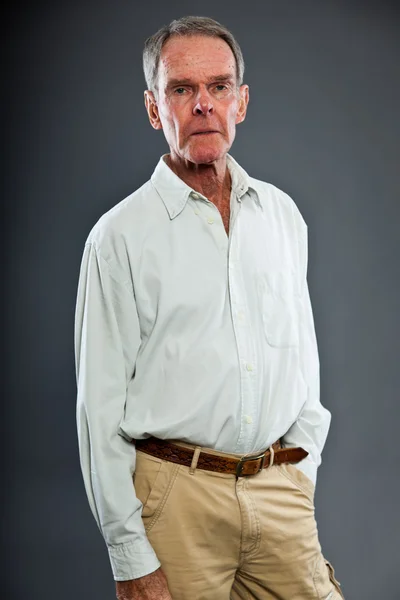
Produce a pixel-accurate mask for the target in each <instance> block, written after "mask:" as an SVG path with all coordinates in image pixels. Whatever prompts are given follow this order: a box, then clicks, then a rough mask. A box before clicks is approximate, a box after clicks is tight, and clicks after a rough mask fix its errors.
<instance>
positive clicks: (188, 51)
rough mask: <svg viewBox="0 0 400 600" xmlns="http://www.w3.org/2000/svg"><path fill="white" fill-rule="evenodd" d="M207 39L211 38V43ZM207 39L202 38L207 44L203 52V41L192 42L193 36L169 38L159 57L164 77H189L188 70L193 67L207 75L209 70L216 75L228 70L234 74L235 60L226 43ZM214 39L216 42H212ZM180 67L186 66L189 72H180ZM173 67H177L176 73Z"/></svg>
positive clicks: (208, 75)
mask: <svg viewBox="0 0 400 600" xmlns="http://www.w3.org/2000/svg"><path fill="white" fill-rule="evenodd" d="M209 39H211V43H210V42H209ZM209 39H207V38H203V40H206V41H207V44H208V47H207V48H206V50H207V53H205V52H204V49H205V48H204V46H205V43H203V44H202V43H201V42H200V44H199V42H198V40H197V41H196V44H193V42H192V40H193V38H187V39H177V38H171V40H169V41H168V42H167V43H166V44H165V46H164V48H163V50H162V53H161V57H160V66H161V65H162V67H163V68H161V69H160V71H161V72H163V75H164V76H165V77H164V78H165V79H168V76H171V78H173V79H178V78H179V79H189V78H190V71H191V70H193V69H196V73H199V72H200V73H202V74H207V77H210V70H213V71H214V72H216V73H218V75H219V74H221V73H227V72H228V71H231V72H232V74H234V73H235V72H236V61H235V57H234V55H233V52H232V50H231V49H230V47H229V46H228V44H227V43H226V42H225V41H224V40H216V39H214V38H209ZM188 40H191V43H190V42H189V43H188ZM215 41H217V44H215V43H213V42H215ZM199 45H200V47H199ZM201 46H202V47H201ZM212 46H214V47H213V48H212ZM216 46H217V47H216ZM182 67H183V68H187V69H188V71H189V72H188V73H182ZM174 69H177V70H178V73H174ZM171 72H172V73H173V75H172V73H171ZM188 75H189V76H188Z"/></svg>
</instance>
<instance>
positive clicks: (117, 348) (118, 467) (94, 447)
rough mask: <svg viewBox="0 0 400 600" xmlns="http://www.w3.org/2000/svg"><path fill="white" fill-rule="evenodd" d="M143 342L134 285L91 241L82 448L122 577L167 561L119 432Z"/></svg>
mask: <svg viewBox="0 0 400 600" xmlns="http://www.w3.org/2000/svg"><path fill="white" fill-rule="evenodd" d="M139 345H140V329H139V321H138V317H137V311H136V304H135V298H134V294H133V290H132V288H130V287H129V285H128V284H127V283H126V282H123V281H122V278H118V276H117V275H116V274H115V273H114V272H113V270H112V268H111V267H110V264H109V263H108V262H106V260H105V259H104V258H103V257H102V256H101V255H100V254H99V252H98V250H97V249H96V247H95V245H94V244H93V243H87V244H86V246H85V249H84V253H83V258H82V264H81V271H80V277H79V285H78V294H77V304H76V315H75V361H76V378H77V391H78V394H77V427H78V441H79V453H80V461H81V468H82V473H83V479H84V484H85V489H86V493H87V496H88V500H89V505H90V508H91V510H92V513H93V515H94V517H95V520H96V522H97V525H98V527H99V528H100V531H101V532H102V534H103V537H104V540H105V542H106V544H107V547H108V551H109V556H110V560H111V566H112V569H113V574H114V579H115V580H117V581H118V580H119V581H123V580H129V579H135V578H138V577H142V576H144V575H147V574H149V573H151V572H153V571H155V570H156V569H157V568H158V567H159V566H160V562H159V560H158V558H157V556H156V554H155V552H154V550H153V548H152V547H151V545H150V543H149V541H148V539H147V536H146V533H145V530H144V526H143V523H142V519H141V511H142V504H141V502H140V501H139V499H138V498H137V497H136V495H135V490H134V486H133V481H132V475H133V473H134V470H135V457H136V453H135V446H134V444H132V443H131V442H129V441H128V440H126V439H124V438H123V437H122V436H121V435H119V434H118V429H119V425H120V422H121V420H122V418H123V416H124V410H125V402H126V390H127V384H128V381H129V379H130V377H132V375H133V373H134V368H135V361H136V356H137V351H138V348H139Z"/></svg>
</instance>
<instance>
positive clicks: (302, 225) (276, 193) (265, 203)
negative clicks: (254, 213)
mask: <svg viewBox="0 0 400 600" xmlns="http://www.w3.org/2000/svg"><path fill="white" fill-rule="evenodd" d="M249 181H250V187H252V188H253V189H254V190H255V191H256V192H257V195H258V197H259V200H260V203H261V205H262V207H263V208H266V209H267V210H268V211H272V214H273V215H274V216H276V217H279V218H280V219H282V218H285V219H287V220H288V222H289V223H290V222H291V223H293V225H294V226H295V227H296V229H298V230H299V231H302V230H304V229H307V224H306V222H305V220H304V218H303V215H302V214H301V212H300V210H299V207H298V206H297V204H296V202H295V201H294V200H293V198H292V197H291V196H290V195H289V194H287V193H286V192H284V191H283V190H281V189H280V188H278V187H277V186H276V185H273V184H272V183H269V182H267V181H262V180H260V179H256V178H254V177H249Z"/></svg>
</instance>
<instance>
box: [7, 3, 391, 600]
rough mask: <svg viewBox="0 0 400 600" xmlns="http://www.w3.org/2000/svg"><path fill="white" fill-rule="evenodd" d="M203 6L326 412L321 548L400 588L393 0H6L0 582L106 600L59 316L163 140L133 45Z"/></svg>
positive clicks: (67, 335) (351, 581) (43, 596)
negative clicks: (296, 282)
mask: <svg viewBox="0 0 400 600" xmlns="http://www.w3.org/2000/svg"><path fill="white" fill-rule="evenodd" d="M185 14H202V15H208V16H212V17H214V18H216V19H217V20H220V21H221V22H222V23H224V24H226V25H227V26H228V27H230V28H231V29H232V30H233V32H234V33H235V34H236V35H237V37H238V39H239V42H240V43H241V45H242V48H243V52H244V56H245V60H246V63H247V70H246V76H245V81H246V82H247V83H248V84H249V85H250V96H251V100H250V106H249V112H248V117H247V119H246V121H245V123H243V124H242V125H240V126H239V128H238V134H237V139H236V141H235V144H234V146H233V148H232V151H231V152H232V154H233V156H234V157H235V158H236V159H237V160H238V161H239V162H240V163H241V164H242V165H243V167H244V168H245V169H246V170H247V171H249V172H250V173H251V174H252V175H253V176H255V177H257V178H260V179H264V180H267V181H270V182H272V183H274V184H275V185H277V186H278V187H281V188H282V189H284V190H285V191H286V192H288V193H289V194H291V195H292V197H293V198H294V199H295V201H296V202H297V204H298V206H299V208H300V210H301V212H302V214H303V216H304V218H305V220H306V222H307V223H308V226H309V244H310V258H309V271H308V276H309V285H310V290H311V296H312V301H313V307H314V317H315V322H316V329H317V336H318V341H319V349H320V360H321V399H322V402H323V404H324V405H325V406H326V407H327V408H329V410H330V411H331V412H332V415H333V419H332V425H331V430H330V435H329V438H328V442H327V444H326V447H325V451H324V454H323V465H322V467H321V468H320V470H319V477H318V484H317V494H316V513H317V519H318V523H319V532H320V539H321V544H322V546H323V549H324V553H325V555H326V556H327V557H328V558H329V559H330V560H331V561H332V562H333V564H334V566H335V568H336V573H337V576H338V579H339V580H340V581H341V582H342V585H343V589H344V591H345V592H346V598H347V600H349V599H353V600H360V599H363V600H376V599H378V598H379V600H380V599H384V600H395V599H396V598H399V597H400V591H399V576H398V572H399V566H400V565H399V556H400V554H399V551H398V545H399V534H400V525H399V522H400V519H399V513H398V503H399V487H400V486H399V462H400V451H399V448H400V445H399V444H398V440H397V437H398V429H399V425H398V417H399V408H398V403H399V383H400V381H399V371H400V369H399V350H400V348H399V316H398V312H399V308H400V285H399V267H398V258H399V250H400V239H399V238H400V234H399V231H400V227H399V225H400V208H399V191H400V189H399V188H400V186H399V149H398V140H399V137H400V124H399V106H400V83H399V59H400V41H399V33H400V31H399V29H400V28H399V24H400V21H399V8H398V4H396V3H394V2H392V3H390V2H385V1H381V2H369V3H368V2H357V1H346V2H345V1H344V0H343V1H338V0H337V1H324V2H321V1H318V0H314V1H312V0H307V1H295V0H292V1H289V0H286V1H281V2H273V1H264V2H256V1H252V0H248V1H247V2H234V1H226V2H222V1H221V2H213V1H210V0H204V1H203V2H201V3H200V4H198V3H196V2H191V1H186V2H183V1H173V2H171V3H167V2H165V3H163V2H161V1H155V2H152V3H149V2H144V3H143V4H140V5H139V4H135V3H134V2H128V1H124V0H114V1H113V2H111V1H108V2H106V1H100V2H99V1H97V2H94V1H89V0H82V1H81V2H57V1H55V2H52V3H50V2H48V3H46V2H35V3H29V4H28V3H26V4H25V5H24V4H18V5H17V6H16V7H15V8H14V9H13V12H12V14H11V19H10V20H9V25H8V28H7V32H6V33H7V36H8V54H7V58H8V69H7V73H6V76H7V82H8V86H7V90H8V91H7V96H6V100H7V103H6V118H5V125H6V140H7V147H6V150H7V151H6V155H5V157H4V159H3V167H5V175H6V191H5V195H4V199H5V206H6V217H7V226H6V230H5V235H4V236H3V240H5V241H6V252H5V254H4V255H3V256H5V258H6V261H5V264H6V269H5V271H6V284H7V285H6V287H5V288H4V289H5V295H6V311H5V316H6V354H5V357H6V369H5V374H4V378H5V393H4V396H3V402H2V409H3V417H4V418H3V421H2V422H3V435H2V436H1V439H2V449H3V453H2V464H3V477H2V480H3V495H2V496H3V497H2V501H3V503H4V505H5V506H4V508H3V511H2V515H3V518H4V522H3V528H2V529H3V540H2V541H3V550H4V552H3V560H2V572H3V575H2V587H1V590H2V597H3V594H5V595H4V597H7V598H8V599H9V600H14V599H15V600H17V599H18V600H19V599H23V598H30V599H31V600H36V599H40V600H47V599H50V598H54V597H56V598H57V600H70V599H71V598H74V600H78V599H79V598H96V600H103V599H104V600H106V599H110V598H113V597H114V583H113V581H112V577H111V570H110V568H109V563H108V557H107V553H106V549H105V546H104V543H103V540H102V538H101V536H100V534H99V532H98V531H97V528H96V525H95V522H94V520H93V518H92V516H91V513H90V511H89V507H88V504H87V501H86V496H85V494H84V489H83V483H82V480H81V474H80V470H79V463H78V454H77V442H76V433H75V374H74V361H73V316H74V308H75V295H76V285H77V278H78V272H79V265H80V259H81V255H82V251H83V244H84V241H85V239H86V236H87V234H88V232H89V230H90V228H91V227H92V225H93V224H94V223H95V221H96V220H97V219H98V218H99V217H100V215H101V214H102V213H103V212H105V211H106V210H108V209H109V208H110V207H111V206H113V205H114V204H115V203H117V202H118V201H119V200H121V199H122V198H123V197H124V196H126V195H127V194H128V193H130V192H131V191H133V190H134V189H136V188H137V187H139V186H140V185H141V184H142V183H143V182H144V181H145V180H146V179H148V177H149V176H150V174H151V172H152V171H153V168H154V166H155V164H156V162H157V160H158V158H159V156H160V154H161V153H163V152H165V151H166V150H167V147H166V144H165V142H164V140H163V137H162V133H161V132H155V131H153V130H152V129H151V127H150V125H149V123H148V121H147V117H146V114H145V109H144V105H143V89H144V80H143V76H142V71H141V51H142V47H143V42H144V39H145V38H146V37H147V36H148V35H150V34H152V33H153V32H154V31H156V30H157V29H158V28H159V27H160V26H161V25H163V24H165V23H167V22H169V21H171V20H172V19H173V18H176V17H179V16H183V15H185Z"/></svg>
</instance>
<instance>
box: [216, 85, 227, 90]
mask: <svg viewBox="0 0 400 600" xmlns="http://www.w3.org/2000/svg"><path fill="white" fill-rule="evenodd" d="M216 87H217V88H222V89H221V90H218V91H223V90H226V89H227V87H226V85H225V84H224V83H219V84H218V85H217V86H216Z"/></svg>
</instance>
